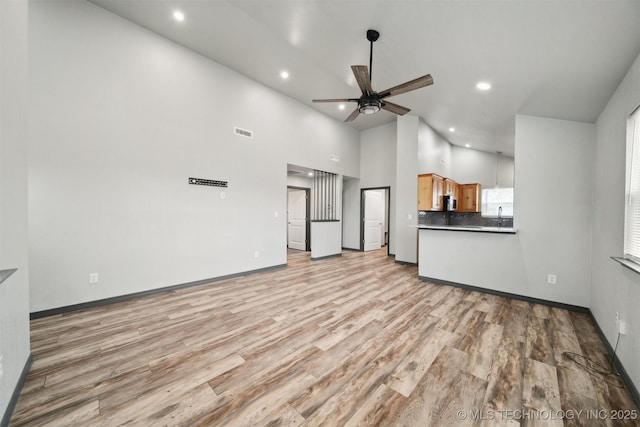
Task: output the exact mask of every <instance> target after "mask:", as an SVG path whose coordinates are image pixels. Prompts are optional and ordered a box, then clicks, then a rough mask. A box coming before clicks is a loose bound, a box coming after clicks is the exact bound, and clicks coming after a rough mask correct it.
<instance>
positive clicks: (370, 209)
mask: <svg viewBox="0 0 640 427" xmlns="http://www.w3.org/2000/svg"><path fill="white" fill-rule="evenodd" d="M383 209H384V203H383V200H382V192H381V191H379V190H367V191H365V192H364V250H365V251H373V250H376V249H380V248H381V247H382V239H381V235H382V222H383V217H382V215H383Z"/></svg>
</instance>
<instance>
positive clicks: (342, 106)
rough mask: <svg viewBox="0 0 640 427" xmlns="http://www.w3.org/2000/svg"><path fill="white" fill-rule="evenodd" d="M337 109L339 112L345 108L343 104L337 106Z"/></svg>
mask: <svg viewBox="0 0 640 427" xmlns="http://www.w3.org/2000/svg"><path fill="white" fill-rule="evenodd" d="M338 108H339V109H341V110H344V109H345V108H347V107H345V106H344V104H340V105H338Z"/></svg>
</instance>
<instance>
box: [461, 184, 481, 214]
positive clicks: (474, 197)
mask: <svg viewBox="0 0 640 427" xmlns="http://www.w3.org/2000/svg"><path fill="white" fill-rule="evenodd" d="M458 192H459V196H458V212H480V184H460V187H459V189H458Z"/></svg>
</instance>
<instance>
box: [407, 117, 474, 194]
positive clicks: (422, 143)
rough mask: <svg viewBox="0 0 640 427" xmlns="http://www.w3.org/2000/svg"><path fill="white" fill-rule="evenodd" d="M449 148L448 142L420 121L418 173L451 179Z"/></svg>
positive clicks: (451, 160) (451, 166)
mask: <svg viewBox="0 0 640 427" xmlns="http://www.w3.org/2000/svg"><path fill="white" fill-rule="evenodd" d="M451 147H452V146H451V143H450V142H449V141H447V140H446V139H444V138H443V137H442V136H441V135H440V134H438V133H437V132H436V131H434V130H433V129H432V128H431V127H429V125H427V124H426V123H425V122H423V121H422V120H420V125H419V129H418V173H436V174H438V175H440V176H444V177H446V178H452V179H453V162H454V159H453V157H452V148H451ZM416 179H417V178H416ZM474 182H475V181H474Z"/></svg>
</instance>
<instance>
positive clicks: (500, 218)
mask: <svg viewBox="0 0 640 427" xmlns="http://www.w3.org/2000/svg"><path fill="white" fill-rule="evenodd" d="M498 227H502V206H500V207H498Z"/></svg>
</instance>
